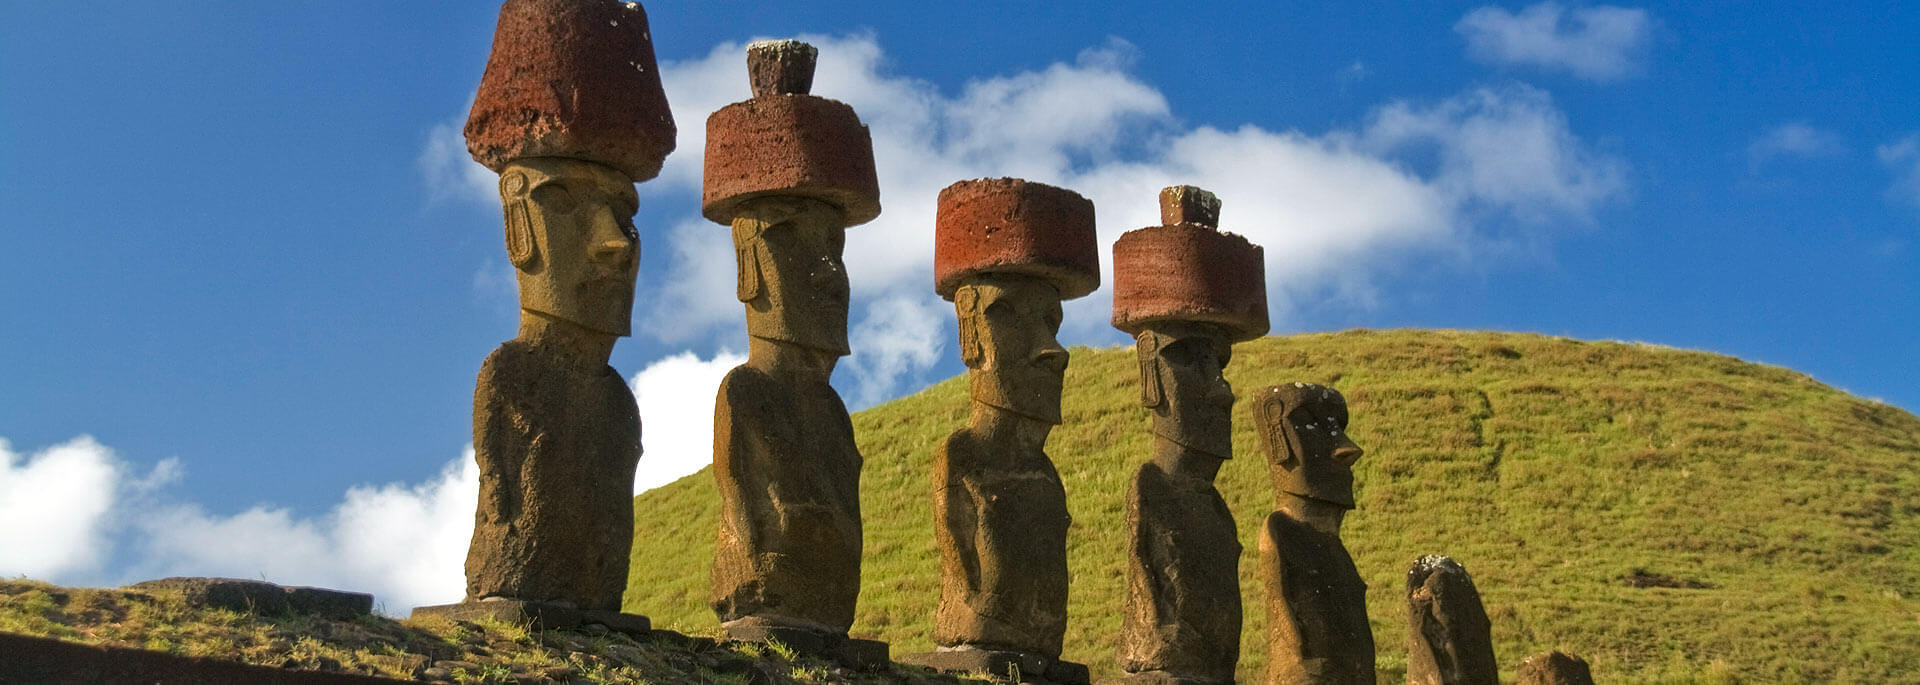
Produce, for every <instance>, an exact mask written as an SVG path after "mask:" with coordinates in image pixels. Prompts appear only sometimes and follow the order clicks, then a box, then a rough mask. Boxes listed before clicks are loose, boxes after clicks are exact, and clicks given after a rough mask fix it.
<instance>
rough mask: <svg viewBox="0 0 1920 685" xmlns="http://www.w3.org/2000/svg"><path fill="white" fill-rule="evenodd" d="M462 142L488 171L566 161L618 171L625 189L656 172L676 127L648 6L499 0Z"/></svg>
mask: <svg viewBox="0 0 1920 685" xmlns="http://www.w3.org/2000/svg"><path fill="white" fill-rule="evenodd" d="M466 136H467V151H468V152H470V153H472V154H473V158H474V159H475V160H477V161H479V162H480V163H481V164H484V165H486V167H487V168H489V169H492V170H494V171H502V170H504V169H505V168H506V166H507V163H509V162H512V161H514V160H516V159H522V158H527V157H566V158H571V159H579V160H586V161H592V162H598V163H600V164H603V165H606V166H609V167H612V168H614V169H617V170H619V171H620V173H622V174H624V175H626V176H627V177H628V179H629V181H628V182H629V183H637V182H640V181H645V180H647V179H650V178H653V177H654V176H656V175H658V174H659V173H660V164H661V162H662V161H664V160H665V159H666V157H667V153H669V152H672V151H673V145H674V125H673V113H672V111H671V110H669V109H668V107H667V96H666V92H665V91H664V90H662V89H661V87H660V70H659V68H658V67H657V66H656V65H655V64H654V57H653V37H652V35H651V34H650V33H648V29H647V12H646V10H645V9H643V8H642V7H641V6H640V3H638V2H619V1H617V0H507V2H506V3H505V4H503V5H502V6H501V7H500V23H499V25H498V26H497V27H496V28H495V29H494V34H493V51H492V53H491V54H490V55H489V56H488V58H487V70H486V73H485V74H484V75H482V76H481V77H480V91H479V93H478V95H476V96H475V98H474V101H473V111H472V112H471V113H470V114H468V116H467V126H466ZM628 214H629V215H631V214H632V213H631V212H629V213H628Z"/></svg>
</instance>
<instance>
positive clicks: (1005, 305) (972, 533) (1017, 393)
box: [900, 178, 1100, 683]
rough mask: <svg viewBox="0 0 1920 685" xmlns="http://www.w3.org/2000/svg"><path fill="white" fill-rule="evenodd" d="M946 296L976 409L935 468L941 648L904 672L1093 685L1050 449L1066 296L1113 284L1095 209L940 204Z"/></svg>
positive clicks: (975, 187) (936, 631) (1022, 189)
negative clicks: (1075, 657) (1077, 628)
mask: <svg viewBox="0 0 1920 685" xmlns="http://www.w3.org/2000/svg"><path fill="white" fill-rule="evenodd" d="M935 226H936V228H935V236H934V257H933V262H934V290H935V291H936V292H938V293H940V296H941V297H944V298H946V299H948V300H951V301H952V302H953V303H954V312H955V315H956V316H958V317H959V329H960V356H961V359H962V360H964V361H965V362H966V364H967V379H968V383H969V387H970V389H971V394H972V399H973V402H972V404H973V411H972V416H971V419H970V421H969V422H968V424H967V426H966V427H965V428H961V429H959V430H956V431H954V432H953V433H952V434H951V435H948V436H947V440H946V442H944V443H942V444H941V445H940V448H939V451H938V452H937V453H936V454H935V456H934V462H933V509H934V536H935V537H936V539H938V541H939V544H940V608H939V610H938V612H937V613H936V614H935V617H934V628H933V641H934V643H935V644H937V645H939V651H936V652H928V653H922V654H910V655H907V656H904V657H901V659H900V660H901V661H902V662H905V663H912V664H917V665H921V666H927V667H930V668H936V669H940V670H944V671H961V672H967V671H971V672H981V673H992V674H996V675H1005V674H1007V673H1008V672H1009V671H1010V670H1013V669H1015V668H1017V669H1018V671H1019V673H1020V674H1021V675H1022V676H1023V677H1024V678H1026V679H1027V680H1028V681H1029V682H1037V681H1044V682H1051V683H1086V682H1087V669H1086V667H1085V666H1084V665H1080V664H1075V663H1070V662H1063V661H1060V660H1059V659H1060V648H1061V642H1062V640H1063V639H1064V638H1065V636H1066V631H1067V526H1068V524H1069V523H1071V522H1072V518H1071V517H1070V516H1069V515H1068V513H1067V492H1066V489H1065V488H1064V487H1062V485H1061V484H1060V474H1059V473H1058V472H1056V471H1055V470H1054V468H1053V462H1052V460H1050V459H1049V458H1048V457H1047V454H1046V452H1045V450H1044V447H1045V445H1046V441H1047V434H1048V433H1049V432H1050V431H1051V430H1052V429H1053V427H1054V426H1055V425H1057V424H1059V423H1060V390H1061V382H1062V378H1063V375H1064V373H1065V371H1066V367H1067V351H1066V350H1065V349H1063V348H1062V347H1061V346H1060V343H1059V342H1058V341H1057V340H1055V338H1054V336H1055V335H1057V334H1058V333H1059V329H1060V302H1061V300H1065V299H1071V298H1076V297H1081V296H1083V295H1086V294H1087V293H1090V292H1093V290H1094V289H1095V288H1098V287H1100V253H1099V239H1098V238H1097V237H1096V235H1095V232H1094V223H1093V203H1092V202H1091V201H1089V200H1087V199H1086V198H1083V197H1081V196H1080V195H1079V194H1077V193H1074V192H1073V191H1070V190H1065V189H1062V188H1055V187H1053V186H1049V185H1043V184H1039V183H1030V182H1027V181H1023V180H1020V179H1004V178H1003V179H981V180H975V181H961V182H959V183H955V184H953V185H951V186H947V188H946V190H943V191H941V192H940V202H939V212H938V219H937V221H936V222H935Z"/></svg>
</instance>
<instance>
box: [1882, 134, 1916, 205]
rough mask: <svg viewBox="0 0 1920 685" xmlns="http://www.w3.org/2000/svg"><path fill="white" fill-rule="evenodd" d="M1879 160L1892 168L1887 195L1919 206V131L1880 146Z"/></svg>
mask: <svg viewBox="0 0 1920 685" xmlns="http://www.w3.org/2000/svg"><path fill="white" fill-rule="evenodd" d="M1877 152H1878V153H1879V154H1880V161H1881V163H1883V164H1886V165H1887V168H1889V169H1891V170H1893V175H1894V180H1893V185H1892V186H1889V187H1888V188H1887V197H1889V198H1892V199H1893V200H1894V201H1896V202H1900V203H1902V204H1910V205H1913V206H1914V207H1917V208H1920V133H1912V134H1908V135H1907V136H1906V137H1905V138H1901V139H1899V140H1896V141H1893V142H1891V143H1887V144H1886V145H1882V146H1880V148H1879V149H1878V150H1877Z"/></svg>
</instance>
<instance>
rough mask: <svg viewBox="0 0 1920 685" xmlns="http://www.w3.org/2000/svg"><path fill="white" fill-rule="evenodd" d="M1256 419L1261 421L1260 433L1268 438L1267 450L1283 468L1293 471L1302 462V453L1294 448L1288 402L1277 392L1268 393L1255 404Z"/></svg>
mask: <svg viewBox="0 0 1920 685" xmlns="http://www.w3.org/2000/svg"><path fill="white" fill-rule="evenodd" d="M1254 413H1255V414H1256V416H1255V420H1256V421H1258V422H1259V426H1260V435H1261V437H1263V438H1266V441H1267V450H1268V452H1270V453H1271V454H1272V455H1273V456H1274V457H1276V458H1277V459H1276V460H1275V461H1274V463H1275V464H1278V465H1279V466H1280V467H1281V468H1284V469H1286V470H1288V471H1292V470H1293V469H1294V468H1295V467H1297V466H1298V465H1299V464H1300V457H1301V455H1300V454H1299V453H1298V452H1297V451H1296V450H1295V449H1294V448H1293V435H1292V434H1291V433H1290V432H1289V431H1290V429H1291V428H1292V426H1289V425H1287V403H1286V401H1285V400H1283V399H1282V398H1281V397H1280V396H1279V395H1278V394H1276V393H1268V394H1267V396H1266V397H1262V398H1260V402H1259V403H1258V404H1255V405H1254Z"/></svg>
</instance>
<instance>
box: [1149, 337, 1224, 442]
mask: <svg viewBox="0 0 1920 685" xmlns="http://www.w3.org/2000/svg"><path fill="white" fill-rule="evenodd" d="M1134 340H1135V348H1134V349H1135V351H1136V352H1137V353H1138V354H1139V355H1140V373H1141V378H1140V381H1141V386H1142V395H1141V403H1142V404H1144V405H1146V406H1147V407H1149V408H1151V409H1153V412H1154V414H1153V432H1154V435H1158V436H1160V437H1162V438H1166V439H1168V440H1172V441H1174V442H1176V443H1179V444H1181V445H1184V446H1186V447H1188V448H1190V449H1192V450H1194V451H1197V452H1201V453H1203V454H1207V455H1210V456H1213V457H1217V458H1220V459H1232V458H1233V387H1232V386H1231V385H1228V384H1227V379H1226V376H1225V375H1223V374H1222V371H1223V370H1224V369H1225V368H1226V366H1227V362H1228V360H1230V359H1232V356H1233V348H1232V346H1231V344H1230V343H1228V342H1227V339H1226V337H1225V336H1224V335H1222V334H1221V333H1220V332H1219V331H1218V330H1217V329H1214V328H1213V327H1211V326H1207V325H1205V324H1171V323H1169V324H1156V325H1155V326H1153V327H1152V328H1149V329H1147V330H1145V331H1142V332H1141V333H1140V334H1139V335H1138V336H1135V338H1134Z"/></svg>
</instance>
